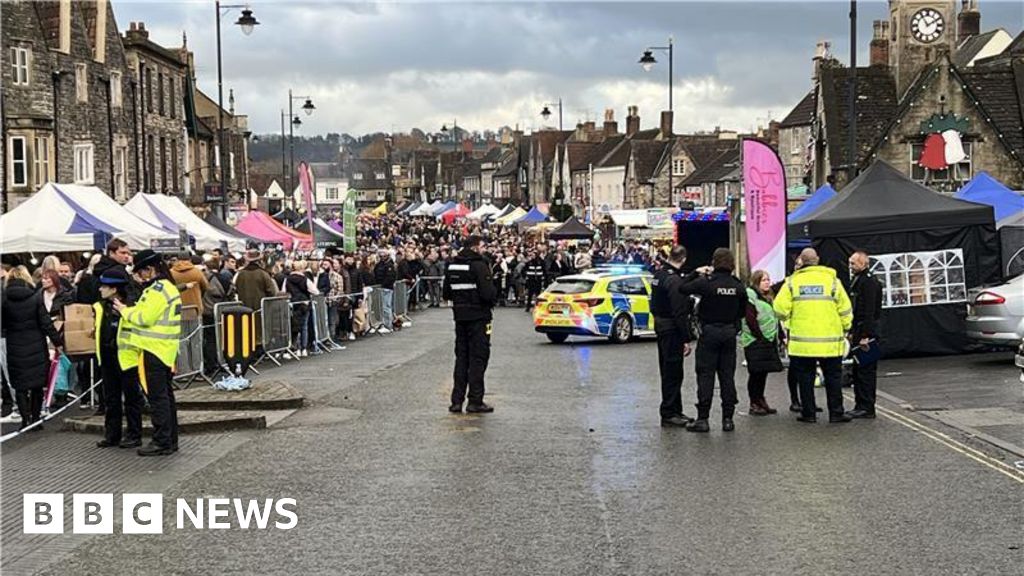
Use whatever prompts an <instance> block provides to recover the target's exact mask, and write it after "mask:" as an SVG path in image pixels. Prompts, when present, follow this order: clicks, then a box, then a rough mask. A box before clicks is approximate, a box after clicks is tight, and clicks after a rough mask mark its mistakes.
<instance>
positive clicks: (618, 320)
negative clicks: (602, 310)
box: [611, 314, 633, 344]
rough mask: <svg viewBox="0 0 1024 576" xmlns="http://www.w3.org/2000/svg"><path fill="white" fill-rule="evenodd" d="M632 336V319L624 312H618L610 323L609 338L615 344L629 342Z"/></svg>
mask: <svg viewBox="0 0 1024 576" xmlns="http://www.w3.org/2000/svg"><path fill="white" fill-rule="evenodd" d="M632 337H633V319H632V318H630V317H629V316H628V315H626V314H619V315H618V316H616V317H615V321H614V322H613V323H612V335H611V340H612V342H615V343H616V344H622V343H624V342H629V340H630V339H631V338H632Z"/></svg>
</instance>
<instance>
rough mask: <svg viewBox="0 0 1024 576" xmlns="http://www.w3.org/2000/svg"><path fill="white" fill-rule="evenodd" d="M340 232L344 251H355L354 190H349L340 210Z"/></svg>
mask: <svg viewBox="0 0 1024 576" xmlns="http://www.w3.org/2000/svg"><path fill="white" fill-rule="evenodd" d="M341 222H342V233H343V234H344V235H345V252H355V251H356V191H355V190H349V191H348V196H347V197H346V198H345V208H344V211H343V212H342V220H341Z"/></svg>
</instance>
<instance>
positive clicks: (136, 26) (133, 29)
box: [127, 22, 149, 40]
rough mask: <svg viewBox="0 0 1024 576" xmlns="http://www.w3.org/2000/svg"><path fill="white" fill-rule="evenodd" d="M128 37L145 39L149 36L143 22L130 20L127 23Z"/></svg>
mask: <svg viewBox="0 0 1024 576" xmlns="http://www.w3.org/2000/svg"><path fill="white" fill-rule="evenodd" d="M127 36H128V38H131V39H133V40H146V39H148V38H149V31H148V30H146V23H145V22H132V23H131V24H129V25H128V34H127Z"/></svg>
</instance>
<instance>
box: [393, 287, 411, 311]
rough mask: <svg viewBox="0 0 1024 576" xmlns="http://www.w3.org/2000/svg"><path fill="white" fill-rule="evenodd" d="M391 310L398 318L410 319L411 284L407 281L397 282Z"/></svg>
mask: <svg viewBox="0 0 1024 576" xmlns="http://www.w3.org/2000/svg"><path fill="white" fill-rule="evenodd" d="M391 295H392V301H391V302H392V304H391V312H392V314H393V315H394V317H395V319H396V320H408V319H409V285H408V284H406V283H405V282H395V291H394V292H392V294H391Z"/></svg>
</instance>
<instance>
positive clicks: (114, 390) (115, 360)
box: [92, 264, 142, 448]
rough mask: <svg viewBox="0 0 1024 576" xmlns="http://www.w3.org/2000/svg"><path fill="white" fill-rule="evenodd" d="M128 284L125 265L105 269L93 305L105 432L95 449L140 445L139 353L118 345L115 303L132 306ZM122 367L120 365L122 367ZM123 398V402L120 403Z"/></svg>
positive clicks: (119, 327)
mask: <svg viewBox="0 0 1024 576" xmlns="http://www.w3.org/2000/svg"><path fill="white" fill-rule="evenodd" d="M130 282H131V280H130V278H129V277H128V273H127V272H126V271H125V269H124V266H121V265H120V264H118V265H116V266H111V267H109V268H107V269H106V270H105V271H104V272H103V273H102V274H101V275H100V277H99V294H100V301H99V302H96V303H95V304H93V305H92V307H93V310H94V311H95V313H96V328H95V330H96V331H95V336H94V337H95V339H96V360H97V362H99V365H100V371H101V374H102V378H103V402H104V405H105V407H106V410H105V411H104V416H105V418H104V433H103V440H100V441H98V442H96V446H97V447H98V448H109V447H111V446H118V447H120V448H138V447H139V446H142V390H140V389H139V377H138V375H137V372H138V370H137V368H136V366H137V365H138V363H139V351H138V349H137V348H134V347H132V346H131V344H130V343H129V342H127V338H126V341H125V343H124V346H120V347H119V346H118V340H119V337H120V336H121V335H122V334H123V332H122V330H121V315H120V314H118V313H117V310H116V308H115V305H116V303H117V302H121V303H123V304H131V301H130V300H129V296H128V285H129V283H130ZM122 364H123V365H122ZM122 398H123V400H122ZM122 414H123V415H124V420H125V423H126V425H127V426H126V428H127V433H126V434H125V435H124V437H123V438H122V435H121V424H122V423H121V418H122Z"/></svg>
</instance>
